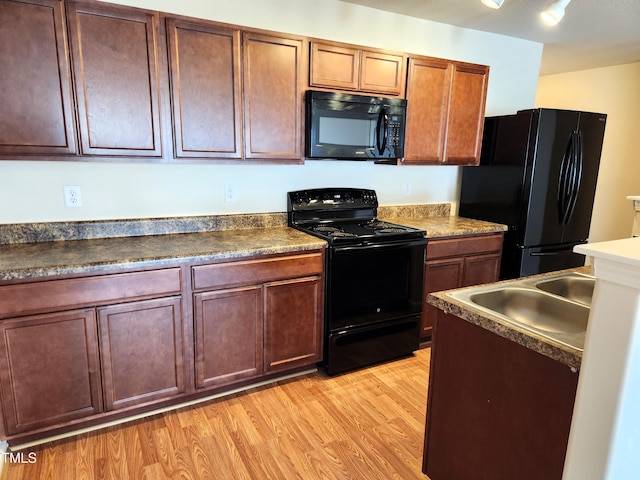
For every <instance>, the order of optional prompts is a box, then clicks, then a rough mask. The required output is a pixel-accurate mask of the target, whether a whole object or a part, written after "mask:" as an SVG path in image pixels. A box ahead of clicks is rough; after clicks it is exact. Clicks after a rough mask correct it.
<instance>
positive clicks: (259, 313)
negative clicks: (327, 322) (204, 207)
mask: <svg viewBox="0 0 640 480" xmlns="http://www.w3.org/2000/svg"><path fill="white" fill-rule="evenodd" d="M323 264H324V260H323V255H322V254H321V253H314V254H307V255H299V256H285V257H276V258H271V259H266V260H248V261H240V262H229V263H219V264H212V265H202V266H197V267H194V286H195V288H216V289H215V290H210V291H204V292H199V293H195V294H194V295H193V304H194V339H195V372H196V388H198V389H203V388H208V387H216V386H221V385H225V384H230V383H234V382H236V381H239V380H242V379H249V378H253V377H259V376H261V375H263V374H269V373H275V372H279V371H285V370H292V369H295V368H298V367H304V366H310V365H314V364H315V363H317V362H319V361H320V360H322V322H323V307H322V305H323V289H322V285H323V282H322V266H323ZM283 276H284V277H285V278H281V277H283ZM236 284H237V285H238V286H236ZM245 284H248V285H245Z"/></svg>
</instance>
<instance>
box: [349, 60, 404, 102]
mask: <svg viewBox="0 0 640 480" xmlns="http://www.w3.org/2000/svg"><path fill="white" fill-rule="evenodd" d="M404 71H405V64H404V57H402V56H401V55H389V54H385V53H379V52H372V51H370V50H363V51H362V67H361V72H360V90H362V91H364V92H373V93H382V94H386V95H400V94H401V93H402V87H403V85H404V79H405V76H404Z"/></svg>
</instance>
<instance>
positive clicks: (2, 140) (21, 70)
mask: <svg viewBox="0 0 640 480" xmlns="http://www.w3.org/2000/svg"><path fill="white" fill-rule="evenodd" d="M68 58H69V55H68V51H67V42H66V27H65V22H64V13H63V3H62V2H60V1H59V0H22V1H2V2H0V69H1V70H2V73H1V74H0V105H2V113H1V114H0V155H24V154H53V155H55V154H73V153H76V137H75V120H74V113H73V101H72V94H71V91H72V90H71V83H70V70H69V61H68Z"/></svg>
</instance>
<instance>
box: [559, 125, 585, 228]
mask: <svg viewBox="0 0 640 480" xmlns="http://www.w3.org/2000/svg"><path fill="white" fill-rule="evenodd" d="M574 150H575V152H574V160H573V165H572V174H571V177H572V182H571V195H570V196H569V203H568V205H567V211H566V214H565V215H566V217H565V218H564V222H563V223H564V224H565V225H566V224H567V223H569V220H570V219H571V215H573V211H574V210H575V208H576V203H577V200H578V192H579V191H580V183H581V181H582V169H583V165H584V164H583V158H582V150H583V149H582V133H581V132H580V131H577V132H575V149H574Z"/></svg>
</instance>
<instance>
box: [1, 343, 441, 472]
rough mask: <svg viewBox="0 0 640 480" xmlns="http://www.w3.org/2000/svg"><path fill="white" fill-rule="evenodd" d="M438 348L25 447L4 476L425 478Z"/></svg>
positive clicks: (288, 381) (299, 378) (271, 386)
mask: <svg viewBox="0 0 640 480" xmlns="http://www.w3.org/2000/svg"><path fill="white" fill-rule="evenodd" d="M429 354H430V349H422V350H419V351H417V352H416V353H415V355H414V356H412V357H410V358H405V359H400V360H396V361H394V362H389V363H386V364H383V365H378V366H374V367H370V368H366V369H363V370H359V371H357V372H352V373H349V374H345V375H340V376H337V377H333V378H329V377H326V376H325V375H323V374H321V373H312V374H308V375H305V376H303V377H298V378H295V379H292V380H287V381H282V382H279V383H276V384H271V385H268V386H264V387H259V388H255V389H251V390H247V391H245V392H242V393H238V394H234V395H232V396H227V397H223V398H220V399H217V400H214V401H210V402H207V403H204V404H199V405H197V406H194V407H189V408H183V409H180V410H176V411H172V412H168V413H165V414H159V415H155V416H153V417H149V418H146V419H144V420H137V421H133V422H130V423H126V424H123V425H120V426H117V427H109V428H106V429H103V430H99V431H96V432H92V433H87V434H81V435H79V436H76V437H73V438H70V439H66V440H59V441H56V442H53V443H49V444H47V445H41V446H38V447H32V448H30V449H29V450H28V452H27V451H25V457H26V455H27V454H28V453H31V452H35V454H36V458H37V461H36V462H35V463H33V464H27V463H25V464H7V465H5V471H4V475H3V477H4V479H5V480H44V479H51V480H59V479H60V480H78V479H86V480H94V479H96V480H97V479H114V480H127V479H131V480H138V479H149V480H153V479H188V480H189V479H193V480H206V479H215V480H221V479H250V480H254V479H255V480H272V479H274V480H276V479H277V480H281V479H287V480H288V479H304V480H313V479H350V480H359V479H366V480H372V479H381V480H389V479H402V480H409V479H422V480H425V479H426V480H428V479H427V477H426V476H425V475H423V474H422V472H421V466H422V446H423V436H424V422H425V409H426V397H427V382H428V376H429Z"/></svg>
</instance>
